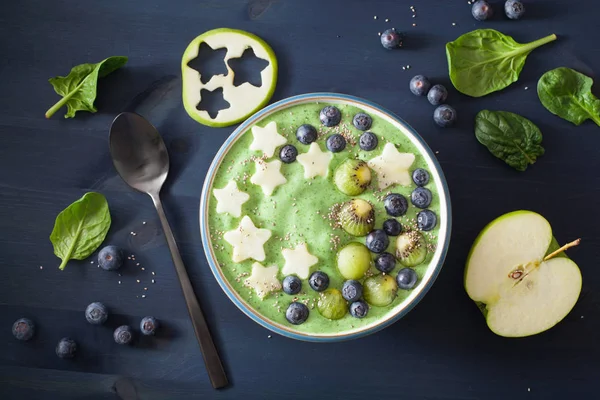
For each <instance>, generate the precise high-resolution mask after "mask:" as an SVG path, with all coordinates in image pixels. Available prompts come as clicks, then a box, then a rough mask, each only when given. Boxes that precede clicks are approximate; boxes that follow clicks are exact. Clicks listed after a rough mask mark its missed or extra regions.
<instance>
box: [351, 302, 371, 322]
mask: <svg viewBox="0 0 600 400" xmlns="http://www.w3.org/2000/svg"><path fill="white" fill-rule="evenodd" d="M368 312H369V306H368V305H367V303H365V302H364V301H362V300H359V301H355V302H354V303H352V304H350V315H352V316H353V317H354V318H364V317H366V316H367V313H368Z"/></svg>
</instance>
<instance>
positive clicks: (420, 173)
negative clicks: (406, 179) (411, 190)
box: [412, 168, 429, 186]
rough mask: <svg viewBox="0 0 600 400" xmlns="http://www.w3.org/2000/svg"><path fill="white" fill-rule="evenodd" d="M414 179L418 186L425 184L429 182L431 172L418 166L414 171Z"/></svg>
mask: <svg viewBox="0 0 600 400" xmlns="http://www.w3.org/2000/svg"><path fill="white" fill-rule="evenodd" d="M412 179H413V182H414V183H415V184H416V185H417V186H425V185H427V184H428V183H429V172H427V170H424V169H423V168H417V169H415V170H414V171H413V173H412Z"/></svg>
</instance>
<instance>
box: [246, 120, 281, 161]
mask: <svg viewBox="0 0 600 400" xmlns="http://www.w3.org/2000/svg"><path fill="white" fill-rule="evenodd" d="M252 136H253V137H254V140H252V143H251V144H250V150H260V151H262V152H263V153H264V154H266V156H267V157H268V158H270V157H273V154H275V149H276V148H277V147H279V146H281V145H283V144H285V143H286V142H287V139H286V138H284V137H283V136H281V135H280V134H279V132H277V124H276V123H275V121H272V122H269V123H268V124H267V125H265V126H264V127H263V128H261V127H260V126H258V125H255V126H253V127H252Z"/></svg>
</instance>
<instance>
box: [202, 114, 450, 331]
mask: <svg viewBox="0 0 600 400" xmlns="http://www.w3.org/2000/svg"><path fill="white" fill-rule="evenodd" d="M326 105H327V104H323V103H309V104H300V105H295V106H291V107H289V108H286V109H283V110H281V111H278V112H276V113H274V114H271V115H270V116H268V117H266V118H264V119H262V120H261V121H259V122H258V123H257V124H256V125H255V126H258V127H261V128H265V127H267V125H268V124H270V123H272V122H274V123H275V124H276V128H277V132H278V133H279V134H280V135H281V136H283V137H284V138H285V139H286V140H287V142H286V144H291V145H293V146H295V148H296V149H297V150H298V156H299V157H300V156H301V155H302V154H305V153H307V152H309V149H310V146H309V145H305V144H302V143H300V141H299V140H298V139H297V138H296V130H297V129H298V127H299V126H300V125H303V124H310V125H312V126H314V127H315V128H316V129H317V131H318V133H319V135H318V139H317V140H316V142H315V143H316V144H317V145H318V148H319V150H320V151H321V152H323V153H328V154H330V155H331V157H332V158H331V161H330V162H329V166H328V174H327V177H322V176H320V175H317V176H315V177H313V178H308V179H307V178H306V177H305V167H304V166H303V165H302V164H301V163H300V162H299V161H298V160H296V161H294V162H291V163H284V162H281V165H280V166H279V168H280V169H279V171H280V173H281V175H282V176H283V177H284V178H285V183H281V182H282V180H281V178H278V179H279V180H277V179H275V178H273V177H270V178H269V179H270V180H269V182H278V185H277V186H276V187H274V188H265V187H264V185H263V186H260V185H258V184H255V183H252V181H253V180H254V181H260V179H259V180H256V179H255V178H252V177H253V176H254V175H255V174H256V173H257V169H258V168H261V165H265V164H264V163H271V162H272V161H274V160H280V158H279V149H280V148H281V147H282V146H283V144H279V143H277V144H278V147H277V148H276V150H275V151H274V152H273V154H272V156H270V157H267V156H265V155H263V151H261V150H252V149H251V147H252V143H253V140H254V137H253V133H252V130H251V129H249V130H247V131H246V132H245V133H244V134H243V135H242V136H241V137H240V138H239V139H238V140H237V141H236V142H235V143H234V144H233V145H232V146H231V147H230V149H229V150H228V152H227V153H226V155H225V156H224V157H223V159H222V162H221V164H220V165H219V167H218V170H217V171H216V174H215V178H214V181H213V185H212V187H211V188H210V194H209V196H210V199H209V204H208V218H207V221H208V230H209V232H210V242H211V245H212V248H213V251H214V254H215V256H216V259H217V261H218V263H219V267H220V268H221V270H222V272H223V275H224V276H225V278H226V279H227V280H228V281H229V284H230V285H231V286H232V287H233V288H234V290H235V291H236V292H237V293H238V294H239V295H240V297H241V298H242V299H244V300H245V301H246V302H247V303H248V304H249V305H250V306H251V307H252V308H253V309H254V310H256V312H257V313H258V314H260V315H262V316H263V317H264V318H265V319H268V320H270V321H273V322H275V323H278V324H281V325H283V326H285V327H287V328H289V329H292V330H295V331H298V332H302V333H306V334H316V335H319V334H320V335H323V334H324V335H332V334H340V333H346V332H349V331H352V330H355V329H360V328H362V327H364V326H366V325H372V324H373V323H375V322H377V321H378V320H381V319H382V318H385V316H386V314H388V313H389V312H391V310H392V309H393V308H394V307H395V306H397V305H398V304H400V303H401V302H402V301H403V300H404V299H405V298H406V297H407V296H408V295H410V293H411V291H410V290H402V289H399V290H398V293H397V296H396V298H395V299H394V300H393V302H392V303H391V304H389V305H387V306H384V307H377V306H373V305H370V306H369V310H368V313H367V315H366V316H365V317H364V318H355V317H353V316H352V315H351V314H350V313H349V312H346V313H345V315H344V316H343V317H342V318H340V319H335V320H331V319H328V318H325V317H324V316H323V315H321V313H320V312H319V311H318V307H317V302H318V300H319V296H320V293H319V292H316V291H315V290H313V289H312V288H311V287H310V286H309V282H308V279H302V289H301V291H300V293H298V294H296V295H289V294H286V293H284V292H283V291H282V290H281V288H280V286H279V285H275V284H273V285H271V286H270V287H269V288H267V289H265V290H266V292H263V293H257V290H256V289H254V288H252V287H249V286H248V285H247V284H246V280H247V279H248V278H249V277H250V276H251V274H252V269H253V265H255V263H257V262H259V263H260V265H262V266H263V267H272V266H277V270H278V274H277V280H278V281H279V282H281V281H282V280H283V279H284V277H285V275H284V273H282V269H283V267H284V265H285V262H286V260H285V258H284V255H283V253H282V251H283V250H284V249H296V248H297V246H298V245H301V244H303V243H305V244H306V248H307V249H308V252H309V253H310V254H311V255H312V256H315V257H316V264H314V265H312V266H311V267H310V273H313V272H315V271H322V272H324V273H326V274H327V275H328V276H329V280H330V282H329V288H334V289H338V290H341V289H342V285H343V283H344V281H345V279H344V278H343V277H342V275H341V273H340V272H339V270H338V268H337V260H336V257H337V253H338V251H339V250H340V249H341V248H343V247H344V246H345V245H347V244H348V243H351V242H359V243H362V244H364V243H365V237H364V236H363V237H356V236H352V235H350V234H348V233H346V231H345V230H344V229H341V228H340V227H339V224H336V222H335V218H336V216H335V208H336V204H341V203H344V202H347V201H349V200H351V199H353V198H360V199H364V200H366V201H368V202H369V203H371V205H372V207H373V208H374V211H375V223H374V229H382V225H383V222H384V221H385V220H387V219H389V218H393V217H391V216H390V215H388V214H387V213H386V210H385V208H384V198H385V196H386V195H387V194H389V193H399V194H402V195H403V196H404V197H405V198H406V199H407V200H408V210H407V212H406V214H405V215H403V216H400V217H397V218H396V219H397V220H398V221H399V222H400V223H401V225H402V226H403V229H404V230H408V231H410V230H414V231H418V228H417V214H418V213H419V212H420V211H422V210H421V209H420V208H417V207H415V206H414V205H413V204H412V203H411V193H412V192H413V190H415V189H416V188H417V185H416V184H415V183H414V182H412V180H411V182H410V185H409V186H401V185H398V184H394V185H391V186H389V187H387V188H384V189H382V190H381V189H379V186H378V181H379V179H382V178H383V177H379V176H378V175H377V171H375V170H373V171H372V176H373V179H372V182H371V184H370V185H369V186H368V187H367V188H366V190H365V191H364V192H363V193H361V194H359V195H357V196H348V195H346V194H343V193H342V192H340V190H338V189H337V187H336V185H335V183H334V171H335V170H336V167H338V165H340V164H341V163H342V162H344V161H345V160H348V159H356V158H358V159H360V160H364V161H365V162H368V161H369V160H372V159H374V158H375V157H377V156H379V155H380V154H381V153H382V151H383V149H384V147H385V146H386V144H387V143H392V144H393V145H395V147H396V148H397V150H398V151H399V152H401V153H412V154H414V156H415V159H414V162H413V163H412V165H411V166H410V168H409V169H408V172H409V173H412V171H414V170H415V169H417V168H423V169H425V170H428V171H429V168H430V166H429V165H427V163H426V162H425V159H424V158H423V156H422V155H421V154H420V153H419V151H418V150H417V148H416V147H415V145H413V143H412V142H411V141H410V139H409V138H408V137H406V136H405V135H404V133H403V132H402V131H401V130H400V129H399V128H398V127H397V126H395V125H393V124H392V123H391V122H388V121H387V120H385V119H383V118H381V117H379V116H376V115H371V117H372V119H373V123H372V126H371V127H370V128H369V129H368V131H369V132H372V133H374V134H375V135H376V136H377V138H378V145H377V147H376V148H375V149H374V150H372V151H364V150H361V149H360V147H359V144H358V141H359V137H360V135H361V134H363V132H362V131H360V130H358V129H356V128H355V127H354V126H353V123H352V118H353V116H354V115H355V114H357V113H359V112H364V111H363V110H361V109H359V108H357V107H354V106H350V105H342V104H340V105H337V104H336V107H337V108H338V109H339V110H340V111H341V114H342V120H341V122H340V124H339V125H337V126H334V127H325V126H323V125H322V124H321V122H320V120H319V112H320V111H321V109H322V108H323V107H324V106H326ZM271 127H272V125H271ZM335 133H339V134H341V135H342V136H344V137H345V138H346V142H347V144H346V148H345V149H344V150H343V151H340V152H337V153H333V152H330V151H329V150H328V149H327V146H326V139H327V137H328V136H330V135H332V134H335ZM313 146H314V145H313ZM323 157H329V155H326V156H323ZM271 167H272V166H269V169H271ZM433 176H434V174H431V179H430V181H429V183H427V184H426V185H425V187H426V188H427V189H429V190H430V191H431V193H432V195H433V198H432V201H431V204H430V205H429V206H428V207H427V209H429V210H431V211H433V212H434V213H435V214H436V215H437V224H436V226H435V227H434V228H433V229H431V230H429V231H427V232H421V234H422V236H423V237H424V238H425V239H426V242H427V250H428V251H427V256H426V258H425V260H424V261H423V262H422V263H420V264H419V265H417V266H415V267H414V268H413V269H414V271H416V273H417V275H418V277H419V281H418V283H417V285H416V286H415V288H417V287H418V286H419V285H420V284H421V282H420V280H421V278H422V277H423V276H424V274H425V273H426V271H427V269H428V268H429V264H430V261H431V259H432V256H433V254H434V251H435V246H436V243H437V235H438V232H439V226H440V201H439V196H438V190H437V189H436V184H437V182H435V181H434V178H433ZM273 179H275V180H273ZM384 179H390V177H385V178H384ZM231 182H235V184H236V185H237V189H239V191H241V192H244V193H246V194H247V195H248V196H249V197H247V196H245V197H243V198H242V200H244V199H245V200H244V202H243V204H242V206H241V214H239V215H237V216H234V215H231V214H236V213H235V212H230V213H227V212H223V210H222V209H218V208H219V201H218V199H217V197H216V196H215V195H214V193H215V192H214V189H222V188H225V187H226V186H228V185H231ZM267 186H269V185H267ZM271 190H272V194H271V195H270V196H269V195H266V194H265V193H266V192H269V191H271ZM220 207H223V205H221V206H220ZM218 211H220V212H218ZM246 216H247V217H249V218H250V220H251V221H252V223H253V224H254V225H255V226H256V227H257V228H260V229H265V230H268V231H270V237H268V233H265V232H266V231H261V232H262V234H264V237H265V238H266V237H268V239H266V241H265V242H264V246H263V249H262V250H264V259H263V260H260V261H256V260H255V259H245V260H243V261H241V262H236V261H233V260H234V259H235V258H236V257H238V258H239V257H240V255H239V254H234V246H232V245H231V244H230V242H228V241H227V240H226V239H225V238H226V237H227V235H228V234H227V233H226V232H234V233H235V232H238V231H240V229H239V227H240V224H241V221H242V219H244V218H245V217H246ZM442 223H444V222H443V221H442ZM236 230H237V231H236ZM231 235H233V234H231ZM389 239H390V244H389V246H388V248H387V252H389V253H392V254H395V252H396V237H394V236H390V237H389ZM254 250H256V251H258V253H260V251H261V249H254ZM256 251H253V254H258V253H256ZM370 255H371V259H372V260H373V261H374V260H375V258H376V256H377V254H375V253H371V254H370ZM255 257H258V258H261V257H260V254H259V255H255ZM402 268H404V267H403V266H402V265H401V264H400V263H399V262H398V263H396V267H395V268H394V270H393V271H391V272H389V273H388V274H389V275H390V276H391V277H393V278H395V277H396V274H397V273H398V271H399V270H400V269H402ZM431 268H433V265H432V266H431ZM273 270H274V271H277V270H275V269H273ZM378 274H381V272H380V271H379V270H377V269H376V268H375V267H374V265H373V264H372V265H371V267H370V268H369V270H368V271H367V273H366V274H365V277H363V278H361V279H358V280H359V281H361V282H364V279H365V278H366V277H368V276H372V275H378ZM293 301H298V302H302V303H303V304H305V305H306V306H307V307H308V310H309V315H308V318H307V319H306V321H305V322H303V323H300V324H298V325H294V324H291V323H290V322H288V320H286V315H285V314H286V310H287V308H288V306H289V305H290V303H291V302H293Z"/></svg>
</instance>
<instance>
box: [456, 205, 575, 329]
mask: <svg viewBox="0 0 600 400" xmlns="http://www.w3.org/2000/svg"><path fill="white" fill-rule="evenodd" d="M575 244H578V241H576V242H573V243H570V244H569V245H567V246H564V247H565V248H567V247H570V246H571V245H575ZM555 249H556V241H555V240H554V238H553V236H552V228H551V227H550V224H549V223H548V221H546V219H545V218H544V217H542V216H541V215H539V214H537V213H534V212H531V211H515V212H512V213H508V214H505V215H503V216H501V217H499V218H497V219H495V220H494V221H492V222H491V223H490V224H488V226H486V227H485V228H484V229H483V231H482V232H481V233H480V234H479V236H478V237H477V239H476V240H475V243H474V244H473V247H472V248H471V252H470V254H469V258H468V260H467V266H466V269H465V289H466V291H467V293H468V295H469V297H470V298H471V299H472V300H474V301H475V302H476V303H477V304H478V306H479V307H480V309H481V310H482V311H483V313H484V316H485V317H486V320H487V323H488V326H489V328H490V329H491V330H492V331H493V332H494V333H496V334H498V335H501V336H507V337H520V336H529V335H534V334H537V333H540V332H543V331H545V330H547V329H550V328H551V327H553V326H554V325H556V324H557V323H558V322H560V321H561V320H562V319H563V318H564V317H565V316H566V315H567V314H568V313H569V311H571V309H572V308H573V306H574V305H575V303H576V302H577V299H578V297H579V293H580V292H581V273H580V271H579V268H578V267H577V265H576V264H575V263H574V262H573V261H572V260H570V259H569V258H567V257H566V256H564V252H562V250H561V251H559V252H555V253H551V251H550V250H555ZM549 253H550V254H549ZM558 255H563V256H564V257H558Z"/></svg>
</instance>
